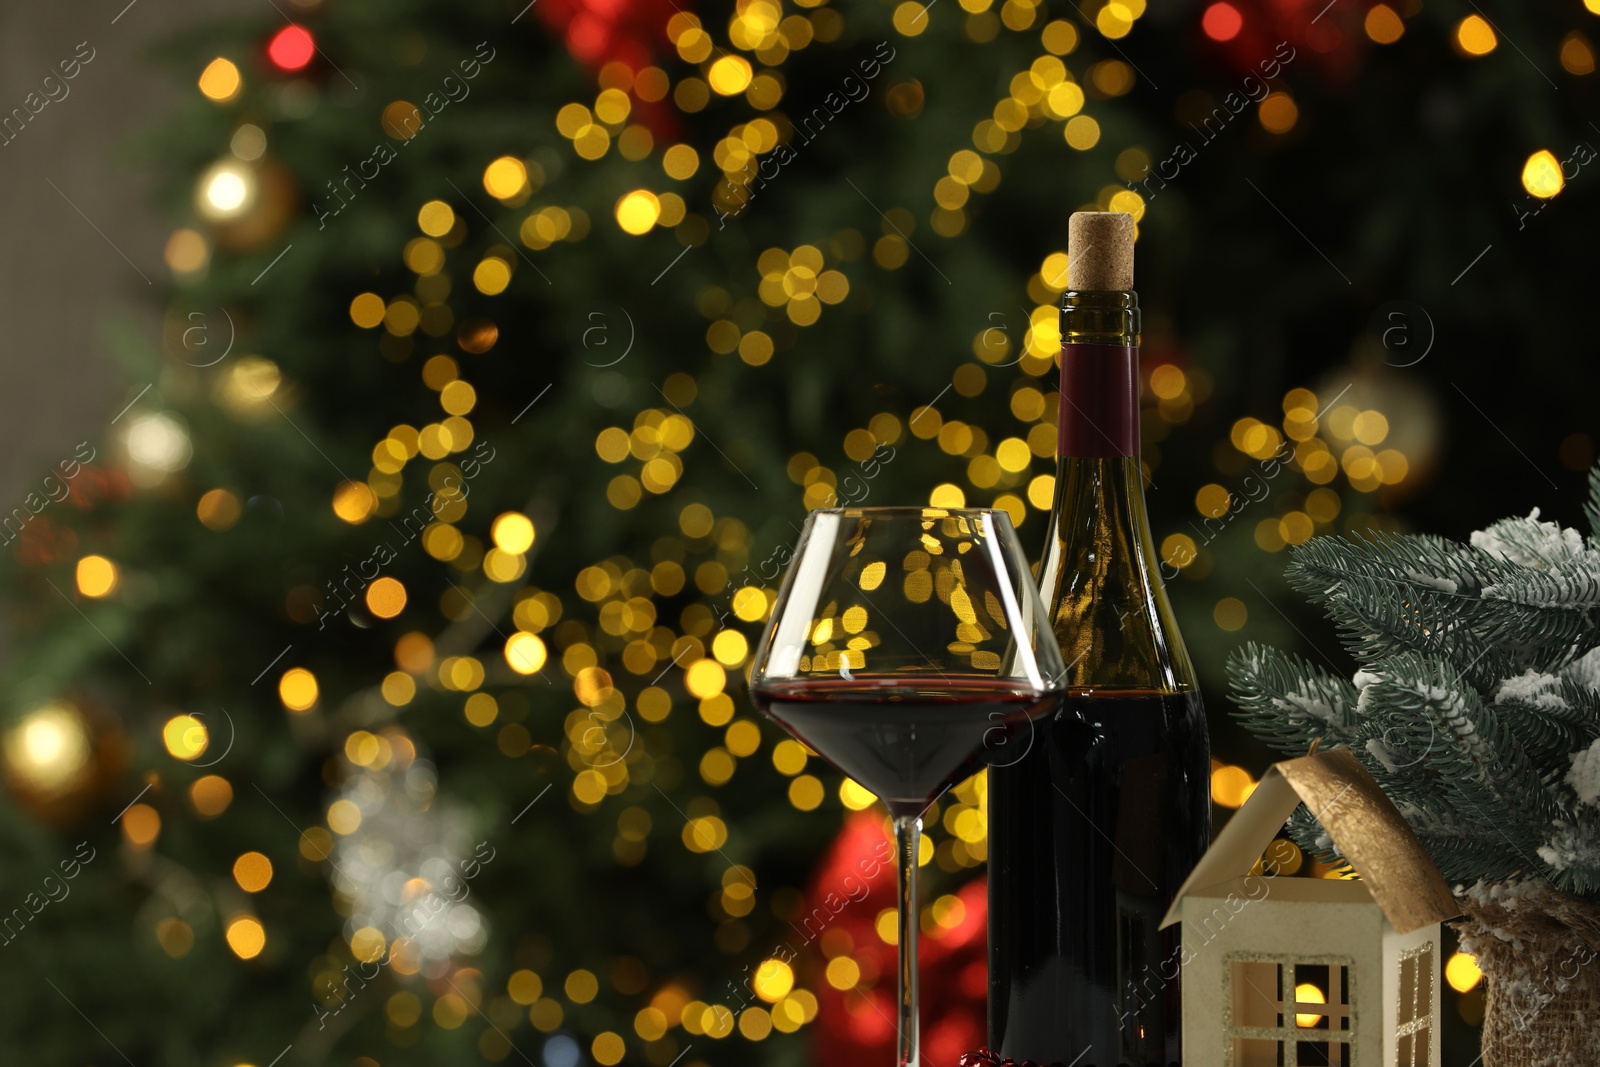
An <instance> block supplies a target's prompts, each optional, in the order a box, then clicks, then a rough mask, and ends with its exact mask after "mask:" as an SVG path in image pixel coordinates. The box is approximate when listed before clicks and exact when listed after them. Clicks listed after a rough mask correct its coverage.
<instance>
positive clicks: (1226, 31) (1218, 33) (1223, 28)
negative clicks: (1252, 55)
mask: <svg viewBox="0 0 1600 1067" xmlns="http://www.w3.org/2000/svg"><path fill="white" fill-rule="evenodd" d="M1200 28H1201V29H1202V30H1204V31H1205V34H1206V36H1207V37H1209V38H1211V39H1212V40H1213V41H1231V40H1233V39H1234V38H1235V37H1237V36H1239V31H1240V30H1241V29H1243V28H1244V16H1243V15H1241V14H1239V9H1238V8H1236V7H1234V6H1233V5H1232V4H1228V3H1216V4H1212V5H1211V6H1210V7H1208V8H1206V13H1205V14H1204V15H1202V16H1201V17H1200Z"/></svg>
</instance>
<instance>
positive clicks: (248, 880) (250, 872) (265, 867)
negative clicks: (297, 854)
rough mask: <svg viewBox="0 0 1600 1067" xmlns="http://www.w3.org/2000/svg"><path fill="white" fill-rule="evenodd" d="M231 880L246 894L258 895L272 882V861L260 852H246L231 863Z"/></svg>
mask: <svg viewBox="0 0 1600 1067" xmlns="http://www.w3.org/2000/svg"><path fill="white" fill-rule="evenodd" d="M233 880H234V881H235V882H237V883H238V884H239V888H240V889H243V890H244V891H245V892H246V893H259V892H261V891H262V890H263V889H265V888H267V885H268V883H270V882H271V881H272V861H271V860H269V859H267V857H266V856H264V855H262V854H261V853H260V852H246V853H244V854H243V855H241V856H240V857H239V858H238V859H236V860H234V861H233Z"/></svg>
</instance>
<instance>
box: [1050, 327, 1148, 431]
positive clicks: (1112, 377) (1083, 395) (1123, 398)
mask: <svg viewBox="0 0 1600 1067" xmlns="http://www.w3.org/2000/svg"><path fill="white" fill-rule="evenodd" d="M1060 428H1061V437H1060V441H1059V445H1058V448H1057V454H1058V455H1061V456H1074V457H1079V458H1091V457H1118V456H1137V455H1138V454H1139V350H1138V349H1137V348H1133V347H1131V346H1127V345H1090V344H1077V343H1068V344H1064V345H1062V346H1061V422H1060Z"/></svg>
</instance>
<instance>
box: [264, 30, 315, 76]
mask: <svg viewBox="0 0 1600 1067" xmlns="http://www.w3.org/2000/svg"><path fill="white" fill-rule="evenodd" d="M316 52H317V43H316V42H315V41H314V40H312V39H311V31H309V30H307V29H305V28H304V27H302V26H285V27H284V28H283V29H281V30H279V31H278V32H277V34H276V35H275V36H274V37H273V38H272V41H271V42H270V43H269V44H268V45H267V58H268V59H270V60H272V63H273V66H276V67H279V68H281V69H283V70H299V69H300V68H301V67H304V66H305V65H306V64H307V63H310V62H311V57H312V56H314V55H316Z"/></svg>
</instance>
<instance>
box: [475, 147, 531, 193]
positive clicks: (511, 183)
mask: <svg viewBox="0 0 1600 1067" xmlns="http://www.w3.org/2000/svg"><path fill="white" fill-rule="evenodd" d="M483 188H484V191H485V192H487V193H488V194H489V195H490V196H492V197H494V198H495V199H496V200H511V199H514V198H515V197H517V196H519V195H520V194H521V193H522V192H524V191H525V190H526V189H527V188H528V168H527V166H526V165H525V164H524V163H523V162H522V160H520V159H517V158H516V157H515V156H501V157H500V158H499V159H497V160H495V161H494V162H493V163H490V164H489V165H488V166H487V167H485V168H484V169H483Z"/></svg>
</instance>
